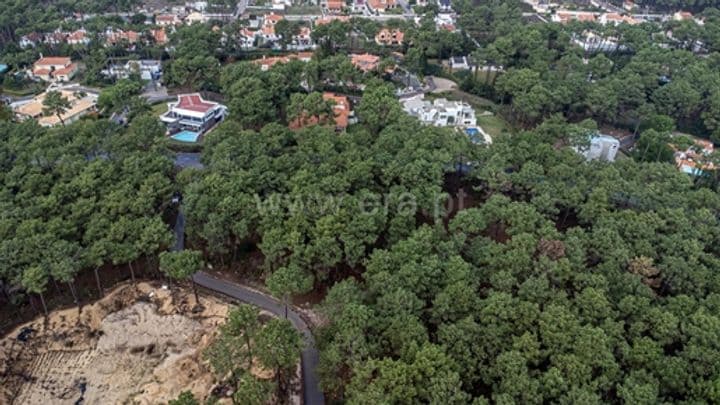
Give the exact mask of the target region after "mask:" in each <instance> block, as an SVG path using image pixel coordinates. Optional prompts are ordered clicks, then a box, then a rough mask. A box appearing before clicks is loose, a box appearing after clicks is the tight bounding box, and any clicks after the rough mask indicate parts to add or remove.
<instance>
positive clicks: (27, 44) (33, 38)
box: [18, 32, 43, 49]
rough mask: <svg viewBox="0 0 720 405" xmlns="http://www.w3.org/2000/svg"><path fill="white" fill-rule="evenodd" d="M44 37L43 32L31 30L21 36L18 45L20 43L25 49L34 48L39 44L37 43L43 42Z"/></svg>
mask: <svg viewBox="0 0 720 405" xmlns="http://www.w3.org/2000/svg"><path fill="white" fill-rule="evenodd" d="M42 39H43V36H42V34H40V33H38V32H31V33H29V34H27V35H23V36H22V37H20V41H19V42H18V45H20V47H21V48H23V49H27V48H34V47H36V46H37V44H39V43H41V42H42Z"/></svg>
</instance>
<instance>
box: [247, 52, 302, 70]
mask: <svg viewBox="0 0 720 405" xmlns="http://www.w3.org/2000/svg"><path fill="white" fill-rule="evenodd" d="M312 55H313V54H312V52H298V53H295V54H290V55H286V56H269V57H268V56H263V57H262V59H256V60H254V61H253V63H254V64H256V65H259V66H260V70H262V71H268V70H270V68H272V67H273V66H275V65H276V64H278V63H288V62H290V61H291V60H299V61H300V62H306V63H307V62H310V59H312Z"/></svg>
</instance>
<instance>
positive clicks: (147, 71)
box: [102, 59, 162, 80]
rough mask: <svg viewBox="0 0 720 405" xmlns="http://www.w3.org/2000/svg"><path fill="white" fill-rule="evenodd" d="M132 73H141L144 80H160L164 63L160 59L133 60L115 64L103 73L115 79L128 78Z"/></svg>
mask: <svg viewBox="0 0 720 405" xmlns="http://www.w3.org/2000/svg"><path fill="white" fill-rule="evenodd" d="M132 73H137V74H139V75H140V78H141V79H142V80H159V79H160V76H161V75H162V63H160V61H159V60H148V59H145V60H131V61H128V62H126V63H125V64H113V65H110V66H109V67H108V68H107V69H104V70H103V71H102V74H103V75H105V76H107V77H111V78H114V79H126V78H128V77H130V75H131V74H132Z"/></svg>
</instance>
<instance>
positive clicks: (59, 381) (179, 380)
mask: <svg viewBox="0 0 720 405" xmlns="http://www.w3.org/2000/svg"><path fill="white" fill-rule="evenodd" d="M201 303H202V305H203V309H202V310H201V311H195V312H193V311H192V308H193V306H194V304H195V302H194V299H193V298H192V293H188V292H187V291H185V290H181V289H175V290H174V291H173V292H172V293H171V292H170V291H169V290H167V289H164V288H160V287H159V285H151V284H147V283H140V284H139V285H138V287H137V288H134V287H132V286H130V285H127V284H125V285H122V286H120V287H118V288H117V289H115V290H114V291H113V292H112V293H110V294H108V295H107V296H106V297H105V298H103V299H102V300H100V301H98V302H96V303H94V304H92V305H89V306H85V307H84V308H83V311H82V313H80V314H78V310H77V308H72V309H66V310H62V311H56V312H53V313H51V314H50V316H49V318H48V321H47V322H43V319H37V320H35V321H33V322H30V323H27V324H25V325H21V326H19V327H18V328H16V329H15V330H14V331H12V332H11V333H10V334H9V335H8V336H6V337H5V338H3V339H2V340H0V403H16V404H48V403H52V404H75V403H78V402H77V401H78V400H80V399H82V402H81V403H83V404H115V403H140V404H156V403H165V402H167V401H168V400H170V399H173V398H176V397H177V396H178V395H179V394H180V392H181V391H184V390H190V391H193V392H194V393H195V395H196V396H197V397H199V398H205V397H206V396H207V394H208V393H209V392H210V391H211V390H212V386H213V384H214V383H215V379H214V376H213V375H212V373H211V370H210V369H209V367H208V366H207V364H206V363H205V362H204V361H203V360H202V350H203V349H204V348H205V347H207V345H208V344H209V342H210V340H211V339H212V337H213V335H214V332H215V330H216V329H217V326H218V325H219V324H221V323H223V322H224V321H225V316H226V314H227V311H228V308H229V305H228V304H227V303H226V302H224V301H222V300H220V299H218V298H211V297H201Z"/></svg>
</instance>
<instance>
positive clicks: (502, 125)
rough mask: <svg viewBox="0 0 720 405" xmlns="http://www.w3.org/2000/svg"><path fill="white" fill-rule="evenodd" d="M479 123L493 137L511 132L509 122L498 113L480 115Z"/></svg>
mask: <svg viewBox="0 0 720 405" xmlns="http://www.w3.org/2000/svg"><path fill="white" fill-rule="evenodd" d="M477 123H478V125H479V126H480V127H481V128H482V129H483V130H485V132H487V133H488V135H490V136H491V137H493V138H495V137H497V136H499V135H502V134H503V133H508V132H510V127H509V126H508V124H507V123H506V122H505V121H504V120H503V119H502V118H500V117H498V116H497V115H478V116H477Z"/></svg>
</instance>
